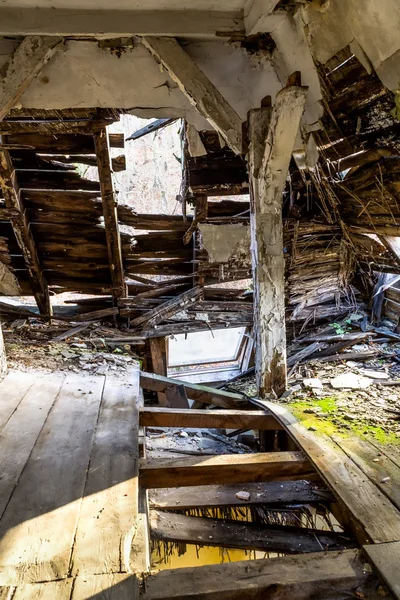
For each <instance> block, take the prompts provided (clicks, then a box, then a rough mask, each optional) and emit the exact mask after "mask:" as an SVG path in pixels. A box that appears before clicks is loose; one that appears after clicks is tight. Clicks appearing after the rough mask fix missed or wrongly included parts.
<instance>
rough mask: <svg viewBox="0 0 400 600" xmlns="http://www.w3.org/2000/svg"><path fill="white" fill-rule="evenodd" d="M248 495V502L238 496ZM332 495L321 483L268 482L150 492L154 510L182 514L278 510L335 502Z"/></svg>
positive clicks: (151, 504) (166, 489)
mask: <svg viewBox="0 0 400 600" xmlns="http://www.w3.org/2000/svg"><path fill="white" fill-rule="evenodd" d="M240 491H243V492H247V493H248V494H249V497H248V499H247V500H241V499H240V498H238V497H237V496H236V494H237V493H238V492H240ZM332 501H333V496H332V494H331V493H330V492H329V491H328V490H327V489H326V488H325V487H324V486H323V485H322V484H320V483H317V482H313V483H311V482H310V481H268V482H261V483H246V484H240V485H237V484H236V485H199V486H195V487H179V488H174V487H171V488H162V489H159V490H157V489H154V490H151V491H150V492H149V502H150V506H151V507H152V508H157V509H158V510H168V509H169V510H176V509H177V507H178V506H179V510H181V509H182V510H184V509H188V508H223V507H227V506H257V505H260V506H268V508H272V509H273V508H279V507H281V508H282V507H284V506H290V505H296V504H297V505H299V504H320V503H325V502H332Z"/></svg>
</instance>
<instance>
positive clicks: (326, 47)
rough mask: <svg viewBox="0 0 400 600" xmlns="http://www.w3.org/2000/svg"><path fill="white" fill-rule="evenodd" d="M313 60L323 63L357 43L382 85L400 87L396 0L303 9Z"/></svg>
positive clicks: (336, 0)
mask: <svg viewBox="0 0 400 600" xmlns="http://www.w3.org/2000/svg"><path fill="white" fill-rule="evenodd" d="M303 18H304V22H305V25H306V27H307V32H308V35H309V41H310V44H311V48H312V52H313V55H314V57H315V58H316V59H317V60H318V61H320V62H322V63H325V62H326V61H327V60H329V59H330V58H331V57H332V56H334V55H335V54H336V53H337V52H338V51H339V50H341V49H342V48H344V47H345V46H347V45H348V44H350V43H351V42H352V41H353V40H356V41H357V42H358V44H359V45H360V46H361V48H362V49H363V51H364V52H365V54H366V55H367V57H368V58H369V60H370V61H371V63H372V65H373V67H374V69H375V70H376V72H377V73H378V75H379V76H380V78H381V79H382V82H383V83H384V84H385V85H386V86H387V87H389V88H390V89H392V90H395V89H398V88H399V87H400V2H399V0H328V2H326V3H325V4H324V5H323V6H322V7H318V5H317V3H315V4H310V5H308V6H307V8H305V9H304V10H303Z"/></svg>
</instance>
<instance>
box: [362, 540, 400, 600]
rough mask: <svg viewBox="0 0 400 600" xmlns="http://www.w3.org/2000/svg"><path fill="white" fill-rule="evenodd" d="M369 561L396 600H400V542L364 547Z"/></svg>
mask: <svg viewBox="0 0 400 600" xmlns="http://www.w3.org/2000/svg"><path fill="white" fill-rule="evenodd" d="M363 550H364V552H365V553H366V554H367V557H368V559H369V561H370V562H371V563H372V566H373V567H374V569H376V571H377V572H378V574H379V575H380V577H381V578H382V579H383V581H384V582H385V584H386V586H387V587H388V588H389V590H390V591H391V592H392V594H393V596H394V598H396V600H400V578H399V564H400V541H398V542H391V543H388V544H374V545H373V546H363Z"/></svg>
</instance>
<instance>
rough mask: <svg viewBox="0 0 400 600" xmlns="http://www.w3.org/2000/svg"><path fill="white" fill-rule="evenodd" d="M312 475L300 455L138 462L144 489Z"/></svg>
mask: <svg viewBox="0 0 400 600" xmlns="http://www.w3.org/2000/svg"><path fill="white" fill-rule="evenodd" d="M314 476H315V472H314V469H313V468H312V467H311V465H310V463H309V461H308V458H307V456H306V455H305V454H304V453H303V452H264V453H259V454H229V455H227V454H226V455H222V456H211V457H207V458H183V459H168V460H165V459H164V460H160V459H159V460H156V459H154V460H149V461H146V460H144V459H141V460H140V477H139V482H140V484H141V485H142V486H143V487H146V488H162V487H171V485H172V484H173V486H174V487H179V486H190V485H193V486H197V485H213V484H218V485H219V484H221V485H222V484H231V483H249V482H257V481H283V480H285V479H308V478H312V477H314Z"/></svg>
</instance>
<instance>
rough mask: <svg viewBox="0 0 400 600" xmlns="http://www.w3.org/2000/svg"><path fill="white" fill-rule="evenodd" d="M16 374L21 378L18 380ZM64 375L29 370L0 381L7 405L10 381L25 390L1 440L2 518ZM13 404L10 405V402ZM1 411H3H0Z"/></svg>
mask: <svg viewBox="0 0 400 600" xmlns="http://www.w3.org/2000/svg"><path fill="white" fill-rule="evenodd" d="M14 375H15V376H17V377H18V379H19V381H15V377H14ZM63 379H64V377H62V376H61V377H60V376H59V375H51V374H47V375H46V376H43V377H40V376H38V375H36V376H34V381H33V379H32V376H31V375H29V374H27V373H18V374H17V373H16V374H12V373H10V374H9V376H8V377H7V379H6V380H5V381H4V382H2V383H1V384H0V395H1V398H2V399H3V398H4V403H5V405H7V398H8V395H9V397H10V398H11V399H12V400H15V397H16V396H13V393H12V390H10V389H9V386H8V385H7V384H11V383H13V384H14V386H15V388H14V389H15V391H16V392H18V394H19V393H20V392H21V390H22V391H23V392H25V393H24V395H23V398H22V400H21V402H20V403H19V404H18V406H17V407H16V409H15V411H14V412H13V413H12V415H11V416H10V418H9V420H8V421H7V423H6V424H5V425H4V427H3V430H2V432H1V440H0V450H1V451H0V472H1V478H0V518H1V516H2V515H3V514H4V511H5V509H6V507H7V504H8V502H9V500H10V498H11V495H12V494H13V492H14V488H15V486H16V484H17V482H18V480H19V478H20V475H21V473H22V470H23V469H24V467H25V464H26V461H27V460H28V458H29V455H30V453H31V451H32V448H33V447H34V445H35V443H36V440H37V438H38V436H39V434H40V431H41V429H42V427H43V424H44V422H45V420H46V418H47V415H48V412H49V410H50V409H51V407H52V405H53V403H54V401H55V399H56V398H57V394H58V393H59V391H60V388H61V385H62V382H63ZM9 406H10V405H9ZM1 413H2V411H1ZM0 528H1V522H0Z"/></svg>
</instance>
